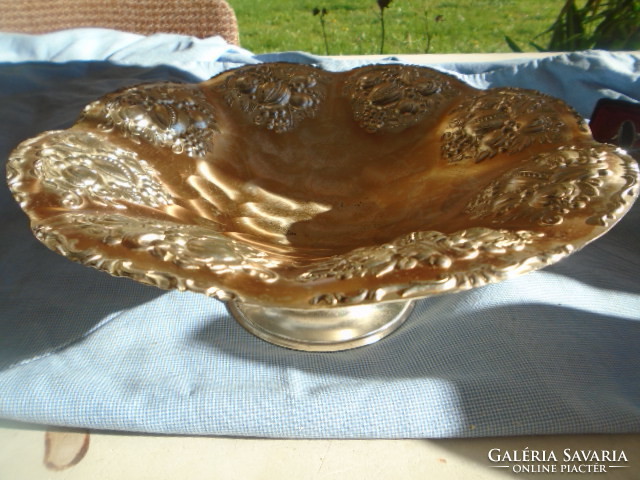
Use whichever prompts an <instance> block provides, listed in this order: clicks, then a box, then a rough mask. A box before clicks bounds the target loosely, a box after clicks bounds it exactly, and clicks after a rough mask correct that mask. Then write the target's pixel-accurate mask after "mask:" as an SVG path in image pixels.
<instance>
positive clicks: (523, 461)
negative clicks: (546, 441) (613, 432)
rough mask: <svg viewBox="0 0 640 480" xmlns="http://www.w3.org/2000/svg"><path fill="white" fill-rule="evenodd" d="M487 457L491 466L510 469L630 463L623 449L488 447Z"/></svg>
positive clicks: (595, 468)
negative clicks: (513, 448) (511, 448)
mask: <svg viewBox="0 0 640 480" xmlns="http://www.w3.org/2000/svg"><path fill="white" fill-rule="evenodd" d="M487 458H488V459H489V462H491V467H492V468H504V469H509V470H511V471H512V472H513V473H606V472H609V471H612V470H615V469H618V468H629V467H630V465H629V458H628V457H627V454H626V453H625V452H624V450H579V449H573V448H565V449H563V450H562V451H555V450H534V449H529V447H525V448H523V449H521V450H506V449H500V448H492V449H491V450H489V452H488V453H487Z"/></svg>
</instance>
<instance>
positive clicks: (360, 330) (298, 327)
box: [227, 300, 414, 352]
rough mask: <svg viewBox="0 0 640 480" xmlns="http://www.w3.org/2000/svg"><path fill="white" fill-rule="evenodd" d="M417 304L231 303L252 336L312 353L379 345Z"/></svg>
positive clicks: (237, 317)
mask: <svg viewBox="0 0 640 480" xmlns="http://www.w3.org/2000/svg"><path fill="white" fill-rule="evenodd" d="M413 304H414V302H412V301H406V302H383V303H374V304H368V305H352V306H349V307H336V308H330V309H322V310H318V309H314V310H310V309H296V308H274V307H263V306H261V305H250V304H247V303H243V302H237V301H233V300H232V301H230V302H228V303H227V306H228V308H229V312H231V314H232V315H233V317H234V318H235V319H236V320H238V322H239V323H240V324H241V325H242V326H243V327H244V328H246V329H247V330H248V331H249V332H251V333H253V334H254V335H256V336H257V337H260V338H262V339H263V340H266V341H268V342H270V343H273V344H275V345H280V346H281V347H287V348H291V349H295V350H304V351H308V352H334V351H338V350H347V349H350V348H356V347H361V346H364V345H369V344H371V343H374V342H377V341H378V340H380V339H381V338H384V337H386V336H387V335H389V334H391V333H393V332H394V331H395V330H396V329H397V328H398V327H400V325H402V324H403V323H404V321H405V320H406V319H407V318H408V317H409V315H410V314H411V312H412V311H413V306H414V305H413Z"/></svg>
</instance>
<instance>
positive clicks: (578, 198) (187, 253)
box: [8, 63, 638, 350]
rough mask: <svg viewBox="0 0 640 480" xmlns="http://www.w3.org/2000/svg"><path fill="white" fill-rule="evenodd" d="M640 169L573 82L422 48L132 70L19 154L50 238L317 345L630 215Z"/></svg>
mask: <svg viewBox="0 0 640 480" xmlns="http://www.w3.org/2000/svg"><path fill="white" fill-rule="evenodd" d="M637 175H638V169H637V165H636V162H635V161H634V160H633V159H632V158H631V157H629V156H628V155H626V154H625V153H624V152H623V151H621V150H619V149H617V148H616V147H614V146H611V145H606V144H600V143H597V142H595V141H594V140H593V138H592V136H591V134H590V131H589V129H588V127H587V125H586V123H585V122H584V120H583V119H582V118H580V117H579V116H578V115H577V114H576V113H575V112H574V111H573V110H572V109H571V108H570V107H568V106H567V105H566V104H564V103H563V102H562V101H560V100H558V99H555V98H552V97H549V96H547V95H544V94H542V93H539V92H537V91H532V90H523V89H516V88H495V89H490V90H476V89H474V88H472V87H470V86H468V85H466V84H465V83H463V82H461V81H459V80H457V79H456V78H454V77H452V76H449V75H446V74H443V73H440V72H438V71H436V70H433V69H430V68H425V67H416V66H406V65H374V66H366V67H362V68H357V69H354V70H350V71H346V72H340V73H333V72H327V71H323V70H320V69H316V68H313V67H310V66H304V65H297V64H286V63H277V64H260V65H250V66H245V67H241V68H238V69H234V70H229V71H226V72H224V73H222V74H220V75H218V76H216V77H214V78H212V79H210V80H208V81H205V82H203V83H200V84H178V83H152V84H144V85H138V86H134V87H129V88H125V89H122V90H119V91H117V92H114V93H111V94H108V95H106V96H104V97H102V98H101V99H99V100H97V101H95V102H93V103H91V104H90V105H88V106H87V107H86V108H85V109H84V111H83V112H82V114H81V116H80V118H79V119H78V121H77V122H76V123H75V124H74V125H73V126H72V127H71V128H69V129H67V130H62V131H49V132H45V133H42V134H41V135H39V136H37V137H35V138H32V139H30V140H27V141H25V142H23V143H22V144H21V145H19V146H18V147H17V148H16V149H15V151H14V152H13V153H12V154H11V157H10V159H9V162H8V179H9V185H10V188H11V190H12V192H13V194H14V196H15V198H16V199H17V201H18V202H19V203H20V205H21V207H22V208H23V209H24V211H25V212H26V213H27V214H28V216H29V217H30V219H31V225H32V228H33V231H34V233H35V235H36V237H37V238H38V239H39V240H40V241H41V242H42V243H44V244H45V245H46V246H48V247H49V248H51V249H52V250H54V251H56V252H58V253H61V254H62V255H65V256H66V257H68V258H70V259H71V260H74V261H77V262H81V263H83V264H85V265H89V266H92V267H95V268H97V269H100V270H103V271H106V272H108V273H110V274H112V275H117V276H123V277H129V278H132V279H134V280H137V281H139V282H143V283H147V284H151V285H155V286H157V287H160V288H163V289H179V290H190V291H194V292H200V293H204V294H206V295H209V296H212V297H216V298H218V299H220V300H223V301H226V302H228V304H229V308H230V310H231V312H232V313H233V314H234V316H235V317H236V318H237V319H238V320H239V321H240V322H241V323H242V324H243V325H244V326H245V327H247V328H248V329H249V330H250V331H252V332H253V333H255V334H257V335H258V336H260V337H261V338H264V339H266V340H268V341H271V342H273V343H276V344H279V345H284V346H287V347H291V348H298V349H303V350H338V349H343V348H350V347H354V346H359V345H364V344H367V343H371V342H373V341H375V340H377V339H379V338H381V337H383V336H384V335H386V334H388V333H390V332H391V331H393V330H394V329H395V328H396V327H397V326H398V325H399V324H400V323H402V321H404V319H405V318H406V317H407V316H408V314H409V312H410V311H411V300H413V299H417V298H422V297H428V296H431V295H437V294H443V293H454V292H459V291H462V290H467V289H470V288H474V287H480V286H482V285H485V284H488V283H494V282H499V281H502V280H505V279H508V278H511V277H514V276H517V275H521V274H524V273H527V272H530V271H532V270H535V269H538V268H541V267H544V266H546V265H549V264H551V263H554V262H557V261H558V260H560V259H562V258H564V257H566V256H567V255H569V254H570V253H572V252H574V251H576V250H577V249H579V248H581V247H583V246H584V245H586V244H587V243H588V242H590V241H592V240H594V239H596V238H597V237H599V236H600V235H602V234H603V233H605V232H606V231H607V230H608V229H609V228H611V227H612V226H613V225H614V224H615V222H616V221H617V220H619V219H620V218H621V217H622V216H623V215H624V214H625V213H626V211H627V210H628V209H629V208H630V207H631V205H632V203H633V202H634V200H635V198H636V196H637Z"/></svg>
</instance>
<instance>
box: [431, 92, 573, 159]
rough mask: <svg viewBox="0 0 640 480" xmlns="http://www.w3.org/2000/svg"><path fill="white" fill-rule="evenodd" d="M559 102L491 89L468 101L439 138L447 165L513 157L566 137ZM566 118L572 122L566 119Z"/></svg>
mask: <svg viewBox="0 0 640 480" xmlns="http://www.w3.org/2000/svg"><path fill="white" fill-rule="evenodd" d="M560 104H561V102H560V101H559V100H557V99H554V98H552V97H549V96H547V95H544V94H542V93H539V92H533V91H529V90H517V89H511V88H500V89H492V90H490V91H488V92H482V93H479V94H478V95H475V96H473V97H470V98H469V99H468V100H465V101H464V102H462V103H461V104H460V105H459V106H458V107H457V108H456V109H455V110H454V111H453V112H452V118H451V120H450V121H449V124H448V126H447V128H446V130H445V132H444V134H443V135H442V155H443V157H444V158H445V159H446V160H447V161H448V162H451V163H453V162H461V161H465V160H470V161H473V162H481V161H483V160H486V159H488V158H492V157H494V156H496V155H497V154H499V153H516V152H521V151H523V150H524V149H526V148H528V147H530V146H531V145H534V144H545V143H554V142H558V141H560V140H562V139H563V136H567V135H568V128H567V127H568V126H567V125H566V123H565V121H564V120H563V119H562V118H561V116H560V112H566V111H568V107H566V106H564V107H563V108H558V107H559V105H560ZM569 118H576V117H575V116H570V117H569Z"/></svg>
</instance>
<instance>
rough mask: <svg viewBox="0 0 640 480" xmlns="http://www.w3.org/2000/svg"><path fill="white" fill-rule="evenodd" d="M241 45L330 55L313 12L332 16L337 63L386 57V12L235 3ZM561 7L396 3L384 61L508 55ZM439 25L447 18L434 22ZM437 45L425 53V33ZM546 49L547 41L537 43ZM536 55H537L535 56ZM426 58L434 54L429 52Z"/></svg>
mask: <svg viewBox="0 0 640 480" xmlns="http://www.w3.org/2000/svg"><path fill="white" fill-rule="evenodd" d="M229 3H230V4H231V6H232V7H233V8H234V10H235V12H236V15H237V17H238V23H239V25H240V42H241V44H242V46H243V47H244V48H247V49H248V50H250V51H252V52H254V53H266V52H281V51H290V50H301V51H306V52H310V53H316V54H324V53H325V47H324V41H323V38H322V30H321V27H320V19H319V17H317V16H313V14H312V11H313V9H314V8H315V7H318V8H326V9H327V10H328V11H329V13H328V14H327V15H326V17H325V22H326V32H327V37H328V44H329V49H330V50H329V53H330V54H331V55H363V54H375V53H379V50H380V17H379V13H380V10H379V8H378V4H377V2H376V1H375V0H229ZM563 3H564V2H563V0H538V1H531V0H458V1H453V0H449V1H431V0H393V1H392V2H391V4H390V6H389V8H388V9H386V10H385V23H386V39H385V53H475V52H483V53H492V52H508V51H510V49H509V47H508V45H507V44H506V42H505V41H504V37H505V35H508V36H509V37H511V38H512V39H513V40H514V41H515V42H516V43H518V44H519V45H521V46H523V47H528V42H529V41H530V40H532V39H533V38H534V37H535V36H536V35H538V34H540V33H541V32H543V31H544V30H546V29H547V28H548V27H549V26H550V25H551V24H552V23H553V21H554V19H555V17H556V16H557V14H558V12H559V11H560V8H561V6H562V4H563ZM436 17H439V18H441V20H440V21H436ZM428 32H429V33H430V34H431V44H430V46H429V47H428V46H427V37H428V35H427V33H428ZM538 42H539V43H541V44H544V43H545V41H544V39H543V38H542V39H538ZM530 49H531V50H533V48H532V47H531V48H530ZM427 50H428V52H427Z"/></svg>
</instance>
